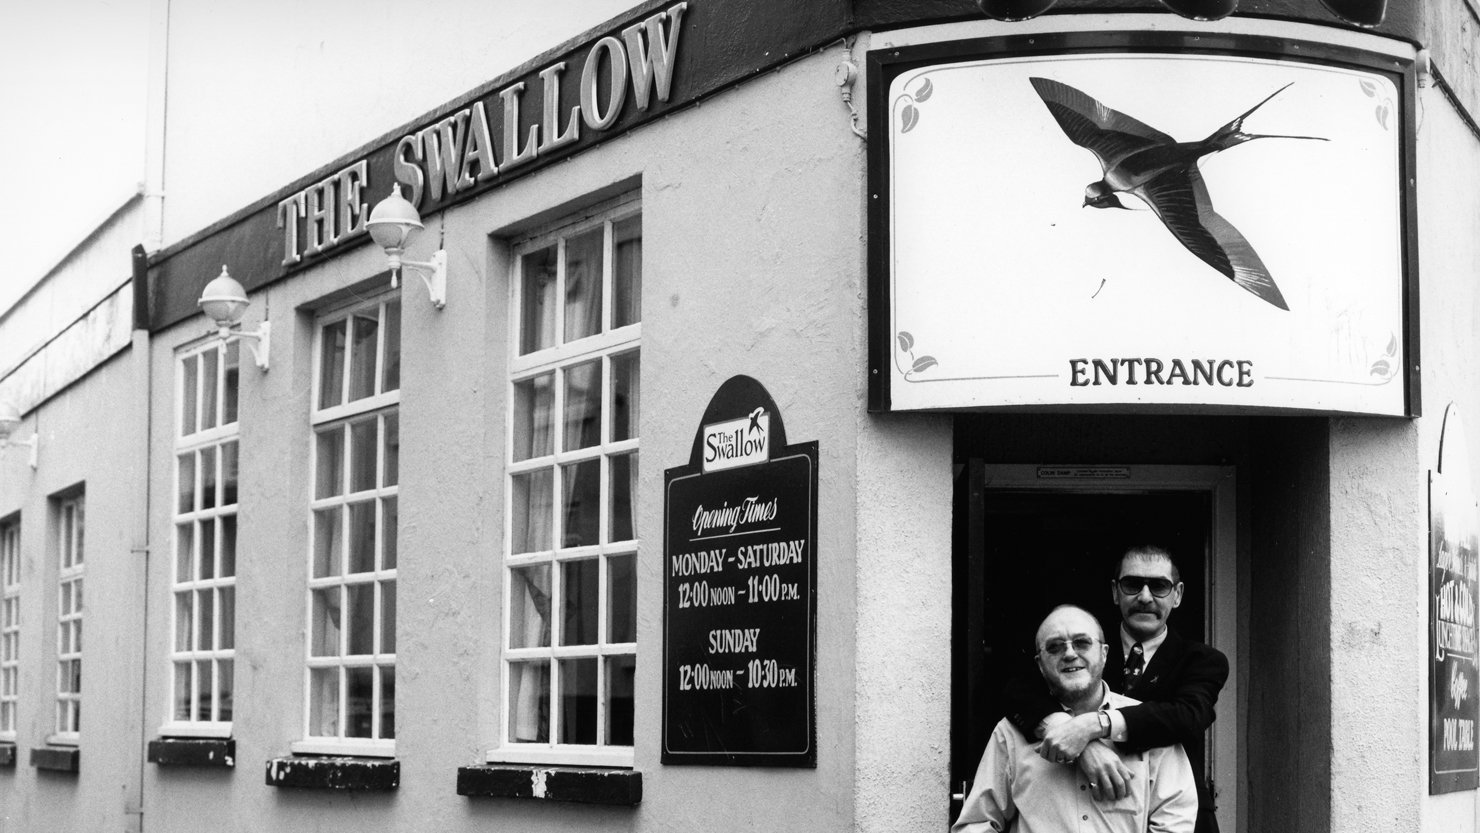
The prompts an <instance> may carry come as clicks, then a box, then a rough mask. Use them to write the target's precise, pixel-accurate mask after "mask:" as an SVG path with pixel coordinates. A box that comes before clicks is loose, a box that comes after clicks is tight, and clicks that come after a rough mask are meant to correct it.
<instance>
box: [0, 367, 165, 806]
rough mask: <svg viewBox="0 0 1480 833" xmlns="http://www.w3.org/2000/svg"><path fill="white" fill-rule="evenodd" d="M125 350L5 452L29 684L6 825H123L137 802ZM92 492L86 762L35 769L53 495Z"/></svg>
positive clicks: (44, 410) (8, 779) (44, 711)
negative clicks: (33, 457)
mask: <svg viewBox="0 0 1480 833" xmlns="http://www.w3.org/2000/svg"><path fill="white" fill-rule="evenodd" d="M131 358H132V354H131V352H124V353H122V354H120V355H119V356H117V357H115V358H114V359H112V360H111V361H109V362H107V363H106V364H103V365H101V366H100V367H99V368H97V369H96V370H95V371H93V373H92V374H91V375H89V376H88V377H87V378H85V379H84V380H82V381H81V382H79V383H77V384H76V385H73V386H72V387H70V388H68V389H67V390H66V391H65V392H63V393H61V394H60V395H58V396H56V397H53V398H52V399H51V400H49V401H48V402H47V403H45V404H44V405H42V406H41V407H40V408H38V409H37V410H36V411H33V412H32V413H31V414H29V415H28V416H27V421H26V422H25V423H24V424H23V426H22V428H21V429H20V431H19V432H18V436H22V437H25V436H29V435H30V432H31V431H32V430H35V431H38V432H39V434H40V435H41V453H40V458H39V465H38V467H37V468H36V469H35V470H34V471H33V470H32V469H31V468H30V466H29V465H28V464H27V459H28V455H29V450H28V449H15V448H11V449H6V450H3V451H0V517H7V516H10V514H11V513H12V512H14V511H16V510H19V511H20V512H21V555H22V568H21V570H22V572H21V594H22V596H21V627H22V630H21V645H20V660H21V671H20V673H21V677H20V680H19V685H20V700H19V703H18V710H19V715H18V731H17V733H16V739H15V743H16V765H15V768H14V769H10V770H0V830H7V831H8V830H75V831H79V833H92V832H93V831H97V832H98V833H102V831H115V830H121V829H125V826H126V824H127V822H126V819H125V816H124V813H125V808H126V806H128V805H133V806H137V800H136V793H137V784H138V768H137V765H136V763H134V762H135V761H136V760H137V758H136V757H135V756H136V755H137V753H138V748H137V743H138V723H139V700H140V692H139V689H140V685H139V684H140V679H139V676H138V672H137V668H138V667H139V655H140V650H141V646H142V636H141V625H142V621H143V613H142V604H141V603H140V601H139V600H141V599H142V598H143V556H142V555H141V554H137V553H134V552H132V549H133V545H134V542H135V535H136V534H137V532H138V519H139V517H140V516H139V506H138V503H137V500H136V498H137V497H138V496H139V494H140V492H139V490H138V488H137V484H138V483H139V482H141V481H142V478H143V474H142V472H140V471H139V470H138V468H137V466H136V465H135V463H136V460H137V459H138V458H137V449H138V448H139V444H140V442H141V441H142V437H141V436H140V435H139V431H140V430H141V429H140V428H139V426H141V425H142V422H141V421H140V415H141V411H140V409H139V408H140V405H141V403H140V402H139V401H138V400H136V399H134V398H132V397H134V396H135V394H134V391H135V390H137V388H136V385H137V384H138V376H137V372H138V369H137V368H136V367H135V365H134V362H133V361H132V360H131ZM77 486H82V487H84V489H85V494H86V505H85V513H86V516H85V517H86V519H85V540H84V556H85V559H84V563H85V571H84V574H83V589H84V593H83V598H84V607H83V612H84V618H83V643H82V645H83V653H82V665H83V667H82V670H83V675H82V717H83V721H82V731H81V743H80V747H79V748H80V749H81V767H80V772H79V773H77V774H75V775H73V774H67V773H57V772H43V771H40V770H36V769H34V768H32V766H31V749H33V748H35V747H40V746H44V745H45V744H46V738H47V736H48V735H50V734H52V732H53V730H54V727H55V722H54V721H55V717H54V709H55V706H54V704H55V700H56V664H55V663H56V617H57V591H56V573H57V564H56V559H57V544H56V530H55V528H54V526H53V524H52V521H51V517H52V513H51V509H50V506H49V498H50V497H51V496H53V495H56V494H57V493H59V492H65V493H68V494H70V493H71V490H73V489H74V488H75V487H77Z"/></svg>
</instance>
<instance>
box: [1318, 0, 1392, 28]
mask: <svg viewBox="0 0 1480 833" xmlns="http://www.w3.org/2000/svg"><path fill="white" fill-rule="evenodd" d="M1321 3H1322V4H1323V5H1325V7H1326V8H1328V9H1330V10H1331V12H1332V13H1333V14H1335V15H1336V16H1337V17H1339V18H1341V19H1342V20H1345V21H1346V22H1347V23H1354V24H1356V25H1358V26H1364V27H1367V28H1371V27H1373V26H1378V25H1380V24H1381V23H1382V19H1383V18H1384V17H1386V16H1387V0H1321Z"/></svg>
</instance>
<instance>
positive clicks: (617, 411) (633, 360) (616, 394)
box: [612, 351, 642, 442]
mask: <svg viewBox="0 0 1480 833" xmlns="http://www.w3.org/2000/svg"><path fill="white" fill-rule="evenodd" d="M641 393H642V386H641V385H640V384H639V376H638V354H637V352H636V351H633V352H631V353H623V354H622V355H620V356H613V357H612V441H613V442H616V441H618V440H630V439H632V438H633V437H636V436H637V419H638V416H640V414H641V409H640V405H641V403H642V396H641Z"/></svg>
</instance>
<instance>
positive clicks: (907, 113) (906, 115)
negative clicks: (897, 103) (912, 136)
mask: <svg viewBox="0 0 1480 833" xmlns="http://www.w3.org/2000/svg"><path fill="white" fill-rule="evenodd" d="M899 121H900V124H899V132H900V133H908V132H910V131H911V130H914V129H915V124H916V123H918V122H919V121H920V113H919V111H917V110H916V109H915V105H913V104H906V105H905V106H904V110H902V111H901V112H900V114H899Z"/></svg>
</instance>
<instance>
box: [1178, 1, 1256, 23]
mask: <svg viewBox="0 0 1480 833" xmlns="http://www.w3.org/2000/svg"><path fill="white" fill-rule="evenodd" d="M1161 4H1162V5H1163V6H1166V7H1167V8H1169V9H1171V10H1172V11H1174V12H1176V13H1177V14H1179V15H1182V16H1183V17H1190V18H1192V19H1193V20H1222V19H1223V18H1225V17H1228V16H1229V15H1231V14H1233V12H1234V9H1237V8H1238V0H1161Z"/></svg>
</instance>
